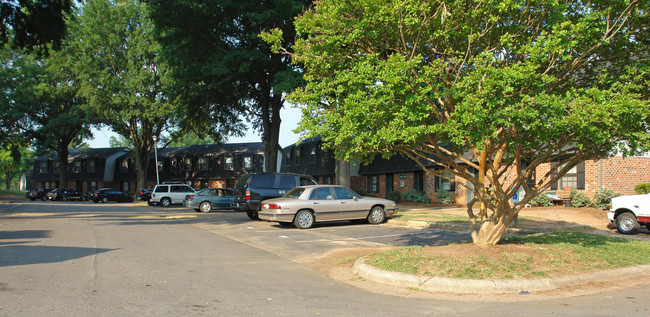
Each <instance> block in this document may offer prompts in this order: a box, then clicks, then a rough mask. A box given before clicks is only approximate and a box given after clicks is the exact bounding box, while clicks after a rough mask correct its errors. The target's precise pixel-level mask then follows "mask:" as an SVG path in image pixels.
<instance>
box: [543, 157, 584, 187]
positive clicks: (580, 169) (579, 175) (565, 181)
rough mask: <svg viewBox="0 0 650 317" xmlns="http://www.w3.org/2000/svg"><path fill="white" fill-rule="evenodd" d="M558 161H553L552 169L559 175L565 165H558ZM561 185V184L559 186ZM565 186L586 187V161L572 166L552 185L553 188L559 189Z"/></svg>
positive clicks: (554, 173)
mask: <svg viewBox="0 0 650 317" xmlns="http://www.w3.org/2000/svg"><path fill="white" fill-rule="evenodd" d="M557 165H558V163H557V162H553V163H551V169H552V174H553V176H555V175H557V172H558V171H559V170H562V168H563V167H564V165H562V166H560V167H559V168H557V169H555V170H553V169H554V168H556V167H558V166H557ZM558 185H559V186H558ZM564 188H575V189H580V190H582V189H585V162H581V163H579V164H578V165H577V166H574V167H573V168H571V169H570V170H569V171H568V172H567V173H566V174H565V175H564V176H563V177H562V178H560V179H559V181H557V182H556V183H554V184H553V185H551V190H558V189H564Z"/></svg>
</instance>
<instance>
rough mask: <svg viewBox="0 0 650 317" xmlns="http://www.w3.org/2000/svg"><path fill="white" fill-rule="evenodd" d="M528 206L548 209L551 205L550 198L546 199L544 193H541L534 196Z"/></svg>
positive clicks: (546, 196)
mask: <svg viewBox="0 0 650 317" xmlns="http://www.w3.org/2000/svg"><path fill="white" fill-rule="evenodd" d="M528 204H529V205H531V206H533V207H537V206H541V207H548V206H551V205H552V202H551V197H548V195H547V194H546V193H541V194H539V195H537V196H535V198H533V199H532V200H531V201H530V202H529V203H528Z"/></svg>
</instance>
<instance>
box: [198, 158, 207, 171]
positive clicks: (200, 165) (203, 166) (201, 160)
mask: <svg viewBox="0 0 650 317" xmlns="http://www.w3.org/2000/svg"><path fill="white" fill-rule="evenodd" d="M197 167H198V169H199V171H207V170H208V158H207V157H199V163H198V166H197Z"/></svg>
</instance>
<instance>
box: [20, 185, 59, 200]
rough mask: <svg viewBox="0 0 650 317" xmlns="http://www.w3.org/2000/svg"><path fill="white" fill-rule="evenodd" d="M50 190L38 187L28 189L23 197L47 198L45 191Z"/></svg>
mask: <svg viewBox="0 0 650 317" xmlns="http://www.w3.org/2000/svg"><path fill="white" fill-rule="evenodd" d="M51 191H52V190H51V189H49V188H39V189H35V190H30V191H28V192H27V193H26V194H25V198H27V199H30V200H32V201H34V200H36V199H40V200H47V193H49V192H51Z"/></svg>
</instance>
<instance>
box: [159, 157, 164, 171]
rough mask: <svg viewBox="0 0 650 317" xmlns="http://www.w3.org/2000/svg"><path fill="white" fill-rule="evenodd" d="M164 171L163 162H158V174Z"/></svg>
mask: <svg viewBox="0 0 650 317" xmlns="http://www.w3.org/2000/svg"><path fill="white" fill-rule="evenodd" d="M164 169H165V162H164V161H163V160H160V161H158V172H162V171H163V170H164Z"/></svg>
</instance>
